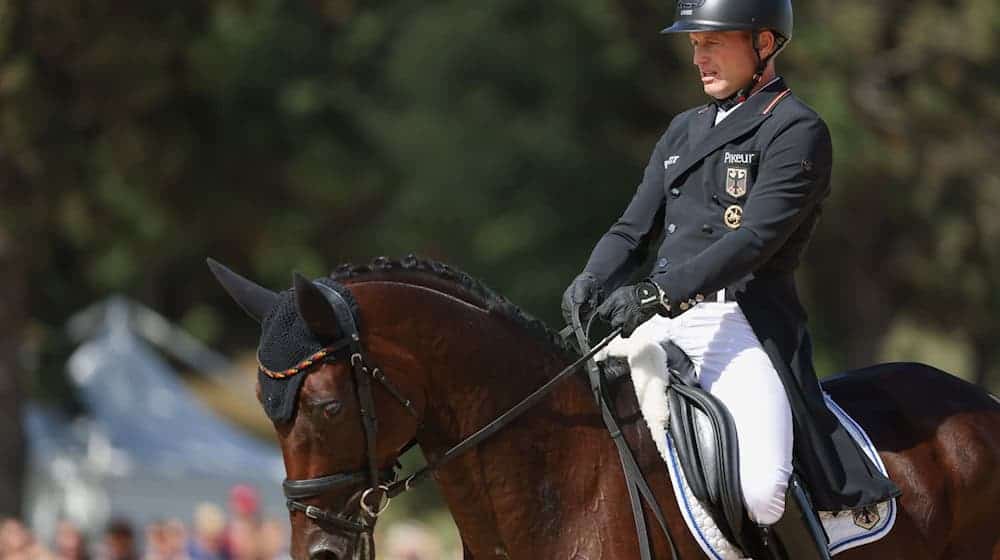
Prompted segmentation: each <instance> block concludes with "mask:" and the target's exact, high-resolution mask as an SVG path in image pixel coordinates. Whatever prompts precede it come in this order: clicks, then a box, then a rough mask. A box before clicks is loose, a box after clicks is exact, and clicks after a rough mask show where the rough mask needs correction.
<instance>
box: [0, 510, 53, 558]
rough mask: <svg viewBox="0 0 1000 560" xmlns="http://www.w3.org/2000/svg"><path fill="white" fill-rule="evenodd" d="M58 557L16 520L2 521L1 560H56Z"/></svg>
mask: <svg viewBox="0 0 1000 560" xmlns="http://www.w3.org/2000/svg"><path fill="white" fill-rule="evenodd" d="M55 559H56V557H55V556H54V555H53V554H52V553H51V552H49V551H48V550H47V549H46V548H45V547H44V546H42V545H41V543H39V542H38V541H36V540H35V537H34V535H32V534H31V532H30V531H28V529H27V528H26V527H25V526H24V524H22V523H21V522H20V521H18V520H16V519H4V520H2V521H0V560H55Z"/></svg>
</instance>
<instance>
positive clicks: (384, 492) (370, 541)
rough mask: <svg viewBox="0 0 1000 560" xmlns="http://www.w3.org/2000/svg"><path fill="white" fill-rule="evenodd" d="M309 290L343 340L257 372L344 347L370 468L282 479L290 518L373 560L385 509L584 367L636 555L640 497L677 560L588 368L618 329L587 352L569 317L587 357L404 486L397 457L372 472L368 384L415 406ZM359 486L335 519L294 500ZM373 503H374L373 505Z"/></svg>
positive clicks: (350, 326) (332, 298) (307, 364)
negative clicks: (625, 502) (612, 449)
mask: <svg viewBox="0 0 1000 560" xmlns="http://www.w3.org/2000/svg"><path fill="white" fill-rule="evenodd" d="M313 285H314V286H316V287H317V288H318V289H319V290H320V293H322V294H323V296H324V297H325V298H326V300H327V302H329V303H330V305H331V307H332V308H333V310H334V312H335V315H336V317H337V322H338V324H339V326H340V329H341V333H343V335H342V337H341V338H340V339H339V340H337V341H336V342H334V343H333V344H331V345H330V346H326V347H324V348H323V349H321V350H320V351H318V352H316V353H315V354H313V355H312V356H310V357H309V358H307V359H305V360H303V361H302V362H300V363H299V364H298V365H296V366H295V367H293V368H291V369H288V370H284V371H281V372H275V371H271V370H269V369H267V368H266V367H264V365H263V364H260V363H259V362H260V360H259V359H258V365H259V366H260V370H261V372H262V373H264V374H265V375H267V376H269V377H273V378H278V379H281V378H285V377H289V376H292V375H296V374H300V373H303V372H304V371H305V370H308V369H310V368H311V367H312V366H314V365H315V364H317V363H329V362H333V361H336V354H337V353H339V352H341V351H342V350H344V349H345V348H346V349H348V351H349V353H348V355H349V356H350V365H351V370H352V372H353V374H354V379H355V382H356V385H357V393H358V402H359V403H360V413H361V425H362V427H363V428H364V435H365V447H366V454H367V462H368V466H367V469H366V470H361V471H353V472H342V473H335V474H331V475H326V476H321V477H317V478H309V479H302V480H287V479H286V480H285V481H284V482H282V484H281V486H282V489H283V490H284V493H285V500H286V502H285V504H286V506H287V507H288V510H289V511H290V512H295V511H299V512H302V513H304V514H305V515H306V517H308V518H309V519H312V520H313V521H315V522H316V523H317V524H318V525H319V526H320V527H321V528H323V529H324V530H326V531H327V532H329V529H330V528H336V529H339V530H341V531H344V532H347V533H350V534H353V535H354V536H355V538H356V539H357V540H359V541H360V543H361V544H362V546H360V547H356V550H355V558H357V559H360V560H373V559H374V558H375V542H374V536H373V531H374V529H375V522H376V521H377V520H378V517H379V516H380V515H381V514H382V513H384V512H385V510H386V508H388V507H389V503H390V502H391V501H392V499H393V498H395V497H397V496H399V495H400V494H402V493H404V492H406V491H408V490H410V489H411V488H413V487H414V486H415V485H416V484H417V483H418V482H421V481H423V480H424V479H426V478H427V477H428V476H429V475H430V474H431V473H432V472H434V471H435V470H437V469H438V468H439V467H441V466H442V465H444V464H445V463H447V462H449V461H450V460H452V459H453V458H455V457H457V456H459V455H461V454H462V453H464V452H465V451H467V450H469V449H471V448H472V447H475V446H476V445H478V444H479V443H480V442H482V441H483V440H485V439H486V438H488V437H490V436H492V435H493V434H494V433H496V432H498V431H499V430H500V429H501V428H503V427H504V426H506V425H507V424H509V423H510V422H512V421H513V420H514V419H516V418H517V417H519V416H521V415H522V414H523V413H524V412H526V411H527V410H528V409H530V408H531V407H533V406H534V405H535V404H537V403H538V402H539V401H540V400H542V399H543V398H544V397H545V396H547V395H548V394H549V393H550V392H552V389H554V388H555V386H556V385H557V384H558V383H559V382H560V381H562V380H563V379H565V378H566V377H568V376H569V375H571V374H573V373H575V372H576V371H577V369H578V368H579V367H580V366H581V365H582V364H584V363H588V370H589V374H590V378H591V385H592V389H593V390H594V391H595V396H596V397H597V400H598V403H599V405H600V406H601V409H602V416H603V418H604V421H605V424H606V425H607V426H608V429H609V431H610V433H611V436H612V439H614V440H615V442H616V445H617V446H618V452H619V455H620V457H621V459H622V463H623V464H622V466H623V468H624V470H625V476H626V481H627V482H628V483H629V496H630V499H631V501H632V509H633V516H634V517H635V521H636V525H637V530H638V537H639V540H640V556H641V557H642V559H643V560H646V559H649V558H651V554H650V551H649V548H648V539H647V533H646V529H645V520H644V516H643V515H642V510H641V508H642V505H641V503H640V498H639V495H640V494H641V495H642V497H643V498H644V499H645V500H646V501H647V503H648V504H649V506H650V508H652V510H653V513H654V515H655V517H656V518H657V521H658V522H659V524H660V526H661V528H662V529H663V531H664V532H665V533H666V536H667V540H668V542H669V544H670V549H671V553H672V555H673V557H674V558H679V554H678V553H677V550H676V547H675V546H674V543H673V539H672V538H671V536H670V532H669V530H667V526H666V522H665V521H664V519H663V514H662V512H661V511H660V509H659V506H658V505H657V504H656V502H655V500H654V499H653V496H652V491H651V490H650V489H649V486H648V484H646V481H645V480H644V479H643V478H642V474H641V472H640V471H639V469H638V466H637V465H636V464H635V459H634V458H632V454H631V452H630V451H629V450H628V444H627V443H625V441H624V437H623V435H622V431H621V429H619V428H618V425H617V422H616V421H615V419H614V417H613V415H612V414H611V413H610V411H609V410H608V408H607V403H606V399H605V398H604V396H603V387H602V385H601V383H600V381H599V379H598V376H597V366H596V365H595V364H594V363H592V362H590V360H591V359H592V358H593V357H594V356H595V355H596V354H597V353H598V352H599V351H600V350H601V349H602V348H604V347H605V346H607V345H608V344H609V343H610V342H611V341H612V340H613V339H614V338H615V337H616V336H618V334H619V333H620V332H621V328H616V329H613V330H612V332H611V333H610V334H609V335H607V336H606V337H605V338H604V339H602V340H601V341H600V342H598V343H597V344H596V345H594V346H593V347H592V348H588V346H587V342H586V338H587V334H586V333H587V332H589V330H590V328H589V324H588V326H587V328H583V327H582V325H581V324H580V320H579V317H578V316H577V315H576V314H574V320H573V328H572V329H570V328H567V329H566V330H565V331H563V333H562V334H563V335H564V336H567V335H568V333H573V332H576V334H577V336H578V337H579V343H580V347H581V349H585V350H586V352H585V353H584V354H583V355H582V356H581V357H580V358H579V359H577V360H576V361H574V362H573V363H572V364H570V365H568V366H566V367H565V368H564V369H563V370H562V371H560V372H559V373H557V374H556V375H555V376H554V377H553V378H552V379H550V380H549V381H547V382H546V383H545V384H544V385H542V386H541V387H539V388H538V389H536V390H535V392H533V393H531V394H530V395H528V396H527V397H525V399H524V400H522V401H521V402H519V403H518V404H516V405H514V406H513V407H512V408H511V409H510V410H508V411H507V412H504V413H503V414H501V415H500V416H499V417H497V418H496V419H495V420H493V421H492V422H490V423H489V424H487V425H486V426H484V427H482V428H480V429H479V430H478V431H476V432H475V433H473V434H472V435H470V436H468V437H466V438H465V439H463V440H462V441H461V442H459V443H458V444H456V445H455V446H454V447H452V448H451V449H449V450H448V451H446V452H445V453H444V454H443V455H440V456H438V457H437V458H435V459H433V460H432V461H430V462H429V463H428V464H427V465H425V466H424V467H423V468H421V469H420V470H418V471H416V472H414V473H412V474H410V475H408V476H406V477H405V478H403V479H402V480H396V466H398V457H397V458H396V459H394V460H393V463H392V464H390V466H389V467H386V468H383V469H381V470H380V469H379V468H378V467H377V458H376V457H375V449H376V447H375V443H376V436H377V434H378V418H377V417H376V414H375V401H374V398H373V396H372V380H373V379H374V380H375V381H378V382H379V383H380V384H381V385H382V386H383V387H385V389H386V390H387V391H388V392H389V393H390V394H391V395H392V396H393V397H394V398H395V399H396V400H397V401H398V402H399V403H400V404H401V405H402V406H403V408H405V409H406V410H407V411H408V412H409V413H410V414H411V415H412V416H413V417H414V418H416V419H417V420H418V421H419V414H418V413H417V411H416V409H415V408H414V406H413V403H412V402H411V401H410V400H408V399H406V398H405V397H403V395H402V393H401V392H400V391H399V390H398V389H397V388H396V386H395V385H393V384H392V382H391V381H389V379H388V378H386V376H385V374H383V373H382V371H381V370H380V369H379V368H377V367H371V366H370V365H369V363H368V360H367V359H366V357H365V352H364V348H363V347H362V345H361V335H360V333H359V332H358V328H357V324H356V322H355V320H354V314H353V313H352V311H351V307H350V305H348V303H347V300H345V299H344V297H343V296H342V295H341V294H340V293H339V292H337V291H336V290H334V289H333V288H331V287H329V286H325V285H323V284H321V283H318V282H313ZM413 443H415V442H411V444H410V445H407V446H406V447H405V448H404V449H403V450H402V451H401V452H400V455H401V454H402V453H405V452H406V451H407V450H408V449H409V447H410V446H411V445H413ZM637 479H638V480H637ZM358 484H367V488H364V489H362V490H359V491H357V492H356V493H355V494H354V495H353V496H352V497H351V498H350V499H349V500H348V501H347V503H346V504H345V506H344V508H343V510H341V511H340V512H338V513H334V512H331V511H329V510H327V509H323V508H320V507H317V506H311V505H307V504H304V503H302V502H301V501H299V500H303V499H309V498H315V497H317V496H320V495H322V494H324V493H326V492H328V491H330V490H333V489H335V488H344V487H348V486H355V485H358ZM373 499H374V503H373V502H372V500H373ZM355 507H356V508H357V509H356V511H353V512H352V511H351V510H352V509H354V508H355Z"/></svg>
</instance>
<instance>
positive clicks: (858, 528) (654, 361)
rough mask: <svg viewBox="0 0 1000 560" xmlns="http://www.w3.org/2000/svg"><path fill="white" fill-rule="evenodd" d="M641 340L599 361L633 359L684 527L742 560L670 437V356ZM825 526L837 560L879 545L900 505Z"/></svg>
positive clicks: (853, 430)
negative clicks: (691, 481) (690, 481)
mask: <svg viewBox="0 0 1000 560" xmlns="http://www.w3.org/2000/svg"><path fill="white" fill-rule="evenodd" d="M639 332H641V330H640V331H637V333H636V335H638V334H639ZM636 335H633V336H632V337H631V338H628V339H621V338H617V339H615V340H614V341H613V342H612V343H611V344H609V345H608V347H607V348H605V349H604V350H603V351H601V352H600V353H599V354H598V355H597V359H598V360H603V359H605V358H607V357H608V356H621V357H624V358H627V359H628V362H629V366H630V368H631V371H632V385H633V386H634V387H635V396H636V399H638V401H639V407H640V409H641V410H642V414H643V418H644V419H645V420H646V423H647V425H648V426H649V431H650V433H651V434H653V440H654V442H655V443H656V447H657V449H658V450H659V452H660V455H661V456H662V457H663V458H664V461H665V462H666V464H667V469H668V471H669V472H670V480H671V483H672V484H673V488H674V496H675V497H676V499H677V504H678V506H679V507H680V510H681V514H682V515H683V517H684V521H685V522H686V523H687V526H688V528H689V529H690V530H691V534H692V535H694V538H695V540H696V541H698V544H699V545H700V546H701V548H702V550H703V551H704V552H705V554H706V555H707V556H708V557H709V558H712V559H713V560H738V559H742V558H743V556H742V554H741V553H740V551H739V549H738V548H736V547H735V546H734V545H733V544H732V543H730V542H729V541H728V540H727V539H726V538H725V537H724V536H723V535H722V532H721V531H720V530H719V528H718V527H717V526H716V525H715V522H714V521H713V520H712V518H711V516H709V515H708V513H707V512H706V511H705V509H704V508H703V507H702V506H701V504H700V503H699V502H698V500H697V499H696V498H695V497H694V494H692V492H691V489H690V488H689V487H688V484H687V481H686V480H685V479H684V471H683V469H682V468H681V466H680V462H679V459H678V458H677V453H676V450H675V449H674V445H673V441H672V440H671V438H670V435H669V434H668V433H667V431H666V428H667V421H668V418H669V405H668V401H667V398H666V390H667V386H668V384H669V376H668V374H667V367H666V363H667V362H666V358H667V356H666V352H665V351H664V350H663V348H662V347H661V346H660V344H659V341H658V340H652V341H651V340H639V339H638V338H639V337H638V336H636ZM824 398H825V399H826V405H827V407H828V408H829V409H830V410H831V411H832V412H833V413H834V415H835V416H836V417H837V418H838V419H839V420H840V423H841V424H842V425H843V426H844V428H845V429H846V430H847V432H848V433H849V434H851V437H853V438H854V440H855V441H856V442H858V445H859V446H860V447H861V449H862V450H864V452H865V454H866V455H868V457H869V458H870V459H871V460H872V462H873V463H874V464H875V466H876V467H878V469H879V470H880V471H881V472H882V473H883V474H886V470H885V465H884V464H883V463H882V459H881V458H880V457H879V455H878V452H877V450H876V449H875V446H874V445H873V444H872V442H871V440H870V439H868V436H867V434H865V432H864V430H862V429H861V426H859V425H858V424H857V422H855V421H854V420H853V419H852V418H851V417H850V416H848V415H847V413H846V412H844V410H843V409H841V408H840V406H838V405H837V403H835V402H834V401H833V399H831V398H830V397H829V395H826V394H824ZM820 520H821V521H822V524H823V528H824V529H825V530H826V534H827V536H828V537H829V539H830V554H831V555H835V554H838V553H840V552H843V551H845V550H849V549H851V548H855V547H858V546H861V545H863V544H867V543H871V542H874V541H877V540H879V539H881V538H882V537H884V536H885V535H887V534H888V533H889V531H890V530H891V529H892V526H893V524H894V523H895V521H896V501H895V500H889V501H887V502H882V503H880V504H877V505H876V506H872V507H869V508H865V509H863V510H858V511H845V512H820Z"/></svg>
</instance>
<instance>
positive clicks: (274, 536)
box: [259, 519, 290, 560]
mask: <svg viewBox="0 0 1000 560" xmlns="http://www.w3.org/2000/svg"><path fill="white" fill-rule="evenodd" d="M285 527H286V524H285V522H284V521H278V520H275V519H269V520H267V521H265V522H264V524H263V525H261V527H260V535H259V539H260V559H261V560H287V559H288V558H290V556H289V555H288V545H289V537H288V533H287V531H286V530H285Z"/></svg>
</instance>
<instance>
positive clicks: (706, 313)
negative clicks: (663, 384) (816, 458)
mask: <svg viewBox="0 0 1000 560" xmlns="http://www.w3.org/2000/svg"><path fill="white" fill-rule="evenodd" d="M639 328H640V329H656V332H657V333H658V334H659V336H663V335H666V336H665V338H667V339H669V340H672V341H673V342H674V344H676V345H677V346H679V347H680V348H681V349H683V350H684V351H685V352H686V353H687V355H688V356H690V357H691V361H692V362H693V363H694V366H695V371H696V372H697V373H698V380H699V383H700V384H701V387H702V389H704V390H706V391H708V392H709V393H711V394H712V395H714V396H715V397H716V398H718V399H719V400H720V401H722V403H723V404H725V405H726V408H727V409H729V413H730V414H731V415H732V417H733V421H734V422H735V424H736V434H737V438H738V439H739V451H740V482H741V485H742V488H743V498H744V501H745V502H746V506H747V510H748V513H749V514H750V518H751V519H753V520H754V521H755V522H757V523H758V524H760V525H772V524H774V523H775V522H777V521H778V519H780V518H781V514H782V513H783V512H784V510H785V491H786V489H787V488H788V479H789V477H790V476H791V474H792V411H791V408H790V407H789V405H788V397H787V395H785V388H784V386H783V385H782V384H781V379H779V378H778V372H777V371H775V369H774V366H773V365H772V364H771V360H770V358H768V356H767V353H766V352H764V349H763V348H762V347H761V344H760V341H758V340H757V336H756V335H755V334H754V332H753V330H752V329H751V328H750V324H749V323H748V322H747V319H746V316H744V315H743V311H742V310H741V309H740V308H739V305H738V304H736V303H734V302H727V303H715V302H711V303H710V302H703V303H700V304H698V305H696V306H694V307H693V308H691V309H690V310H689V311H687V312H686V313H684V314H682V315H680V316H678V317H676V318H674V319H666V318H663V317H659V316H657V317H654V318H653V319H651V320H650V321H648V322H647V323H645V324H643V325H642V326H641V327H639Z"/></svg>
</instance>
